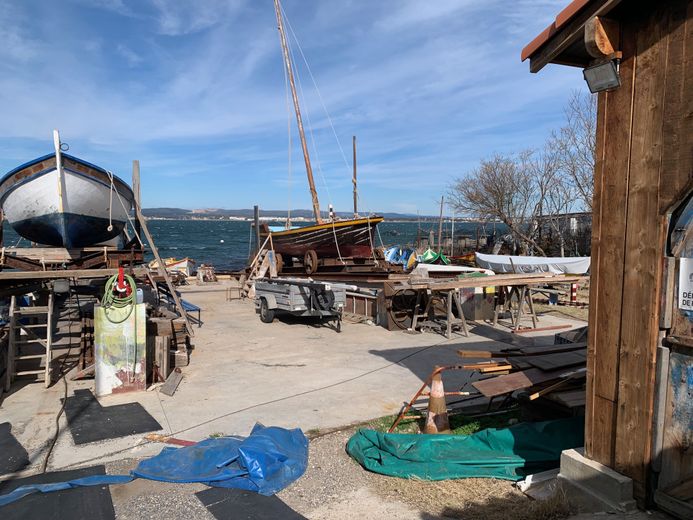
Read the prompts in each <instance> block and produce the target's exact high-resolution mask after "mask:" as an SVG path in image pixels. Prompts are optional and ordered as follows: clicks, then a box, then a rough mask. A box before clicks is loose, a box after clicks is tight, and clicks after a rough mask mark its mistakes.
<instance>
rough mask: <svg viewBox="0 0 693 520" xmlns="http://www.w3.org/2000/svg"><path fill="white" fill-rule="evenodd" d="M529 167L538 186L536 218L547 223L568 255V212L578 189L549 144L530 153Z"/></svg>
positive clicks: (527, 162) (561, 249)
mask: <svg viewBox="0 0 693 520" xmlns="http://www.w3.org/2000/svg"><path fill="white" fill-rule="evenodd" d="M525 168H527V169H528V170H529V171H530V172H531V175H532V177H533V178H534V182H535V184H536V189H537V204H538V205H539V207H538V208H537V211H536V214H537V216H538V217H537V220H538V221H539V225H540V226H542V225H544V224H545V223H548V224H549V226H550V228H551V230H552V231H553V233H554V234H555V236H556V237H557V238H558V246H559V249H560V255H561V256H565V243H566V234H567V232H568V229H567V228H566V225H565V224H566V219H565V214H566V213H568V212H569V211H570V210H571V208H572V207H573V206H574V204H575V199H576V189H575V188H574V186H573V183H572V182H571V179H570V178H568V177H567V176H566V174H565V172H564V171H563V170H562V169H561V157H560V154H559V153H557V152H556V150H554V149H553V148H552V147H550V146H546V147H545V148H544V150H542V151H541V152H534V153H532V154H528V155H527V156H526V159H525Z"/></svg>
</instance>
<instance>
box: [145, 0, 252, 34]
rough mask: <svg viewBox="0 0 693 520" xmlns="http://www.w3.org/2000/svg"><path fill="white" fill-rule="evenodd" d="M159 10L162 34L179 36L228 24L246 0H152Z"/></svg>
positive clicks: (159, 26) (159, 27) (160, 31)
mask: <svg viewBox="0 0 693 520" xmlns="http://www.w3.org/2000/svg"><path fill="white" fill-rule="evenodd" d="M151 1H152V4H153V5H154V7H155V8H156V10H157V16H158V20H157V21H158V30H159V33H160V34H165V35H168V36H178V35H183V34H189V33H195V32H198V31H202V30H205V29H208V28H210V27H212V26H214V25H217V24H219V23H221V22H228V21H229V20H230V19H231V18H232V17H233V16H234V15H235V14H236V13H237V12H238V11H239V10H240V9H241V8H242V7H243V6H244V4H245V1H244V0H207V1H205V2H203V1H199V0H151Z"/></svg>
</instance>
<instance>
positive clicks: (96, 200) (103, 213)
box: [0, 130, 134, 249]
mask: <svg viewBox="0 0 693 520" xmlns="http://www.w3.org/2000/svg"><path fill="white" fill-rule="evenodd" d="M53 141H54V143H53V144H54V147H55V152H54V153H51V154H48V155H44V156H42V157H39V158H37V159H34V160H33V161H29V162H27V163H25V164H22V165H21V166H18V167H17V168H15V169H14V170H12V171H10V172H9V173H7V174H6V175H5V176H4V177H3V178H2V179H1V180H0V205H2V210H3V213H4V218H5V219H6V220H7V221H8V222H9V224H10V225H11V226H12V228H13V229H14V230H15V231H16V232H17V234H18V235H20V236H21V237H23V238H26V239H27V240H29V241H31V242H34V243H38V244H43V245H48V246H54V247H65V248H68V249H70V248H79V247H87V246H93V245H95V244H103V243H105V242H108V241H110V240H113V239H116V238H118V237H119V236H120V235H121V234H122V232H123V229H124V228H125V225H126V223H127V221H128V214H129V213H130V211H131V210H132V208H133V200H134V195H133V192H132V190H131V189H130V187H129V186H128V185H127V184H125V182H123V181H122V180H121V179H119V178H118V177H116V176H115V175H113V174H112V173H110V172H108V171H106V170H104V169H103V168H101V167H99V166H96V165H94V164H91V163H88V162H87V161H84V160H82V159H79V158H77V157H74V156H72V155H68V154H66V153H63V152H62V149H61V146H62V145H61V142H60V136H59V134H58V131H57V130H54V131H53ZM109 245H110V244H109Z"/></svg>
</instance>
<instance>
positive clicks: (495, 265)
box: [476, 253, 590, 274]
mask: <svg viewBox="0 0 693 520" xmlns="http://www.w3.org/2000/svg"><path fill="white" fill-rule="evenodd" d="M511 260H512V262H511ZM476 265H478V266H479V267H484V268H486V269H491V270H493V271H495V272H496V273H554V274H584V273H586V272H587V271H589V268H590V257H589V256H573V257H548V256H508V255H485V254H483V253H476Z"/></svg>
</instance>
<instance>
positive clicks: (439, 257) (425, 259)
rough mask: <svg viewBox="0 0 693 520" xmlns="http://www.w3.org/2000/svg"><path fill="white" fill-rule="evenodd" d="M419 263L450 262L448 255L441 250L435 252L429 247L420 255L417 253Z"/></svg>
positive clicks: (446, 263)
mask: <svg viewBox="0 0 693 520" xmlns="http://www.w3.org/2000/svg"><path fill="white" fill-rule="evenodd" d="M418 261H419V263H424V264H435V263H438V264H445V265H448V264H449V263H450V260H448V257H447V256H445V255H444V254H443V253H442V252H438V253H436V252H435V251H433V249H431V248H430V247H429V248H428V249H426V251H424V253H423V254H422V255H419V258H418Z"/></svg>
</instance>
